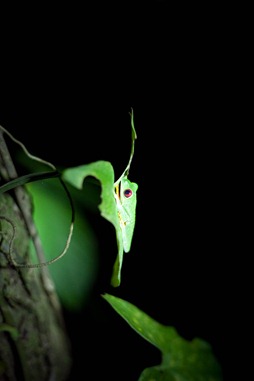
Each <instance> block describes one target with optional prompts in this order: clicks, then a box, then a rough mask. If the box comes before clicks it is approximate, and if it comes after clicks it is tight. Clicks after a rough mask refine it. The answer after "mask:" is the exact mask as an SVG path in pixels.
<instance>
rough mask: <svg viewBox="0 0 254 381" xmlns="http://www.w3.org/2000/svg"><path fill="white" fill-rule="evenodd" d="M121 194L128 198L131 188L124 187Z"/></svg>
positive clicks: (130, 194)
mask: <svg viewBox="0 0 254 381" xmlns="http://www.w3.org/2000/svg"><path fill="white" fill-rule="evenodd" d="M123 194H124V196H125V197H126V198H130V197H131V196H132V190H131V189H125V190H124V192H123Z"/></svg>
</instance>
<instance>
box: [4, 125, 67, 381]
mask: <svg viewBox="0 0 254 381" xmlns="http://www.w3.org/2000/svg"><path fill="white" fill-rule="evenodd" d="M0 143H1V144H0V146H2V149H0V185H2V183H4V182H6V181H8V180H10V179H11V178H12V177H13V176H10V168H11V167H12V162H10V163H8V162H7V161H6V160H7V159H8V157H9V155H8V150H5V148H3V147H5V141H4V140H3V135H2V134H1V131H0ZM3 151H4V152H3ZM8 160H9V159H8ZM6 163H7V164H6ZM32 235H33V237H32ZM35 237H36V239H37V240H38V237H37V236H36V230H35V226H34V225H33V222H32V202H31V200H30V198H29V195H28V194H27V193H26V192H25V189H24V188H23V187H19V190H18V189H12V190H10V191H8V192H5V193H1V194H0V381H37V380H38V381H49V380H50V381H65V380H67V379H68V376H69V373H70V369H71V363H72V359H71V348H70V342H69V339H68V335H67V333H66V330H65V325H64V321H63V316H62V311H61V305H60V303H59V300H58V297H57V294H56V292H55V289H54V284H53V282H52V279H51V278H50V275H49V273H48V269H47V267H40V268H19V267H17V266H15V265H13V263H12V262H11V261H10V255H11V256H13V257H14V258H15V262H17V263H29V262H30V261H31V260H30V249H31V238H33V239H34V238H35Z"/></svg>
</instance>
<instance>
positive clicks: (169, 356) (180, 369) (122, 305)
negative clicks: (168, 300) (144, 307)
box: [102, 294, 222, 381]
mask: <svg viewBox="0 0 254 381" xmlns="http://www.w3.org/2000/svg"><path fill="white" fill-rule="evenodd" d="M102 297H103V298H104V299H105V300H106V301H107V302H108V303H109V304H110V305H111V306H112V307H113V308H114V309H115V310H116V311H117V312H118V314H119V315H120V316H122V318H123V319H125V320H126V321H127V323H128V324H129V325H130V326H131V327H132V328H133V329H134V330H135V331H136V332H137V333H139V334H140V335H141V336H142V337H143V338H144V339H145V340H147V341H149V342H150V343H151V344H153V345H155V346H156V347H157V348H158V349H159V350H160V351H161V353H162V363H161V364H160V365H157V366H155V367H152V368H147V369H145V370H144V371H143V372H142V374H141V376H140V378H139V381H155V380H156V381H222V374H221V368H220V365H219V363H218V361H217V359H216V358H215V356H214V355H213V352H212V348H211V346H210V345H209V343H207V342H206V341H204V340H201V339H198V338H195V339H193V340H192V341H188V340H186V339H184V338H182V337H181V336H180V335H179V334H178V333H177V331H176V330H175V328H174V327H171V326H165V325H163V324H160V323H158V322H157V321H155V320H154V319H152V318H151V317H150V316H148V315H147V314H146V313H145V312H143V311H141V310H140V309H139V308H137V307H136V306H134V305H133V304H131V303H129V302H127V301H125V300H123V299H120V298H118V297H115V296H113V295H109V294H104V295H102Z"/></svg>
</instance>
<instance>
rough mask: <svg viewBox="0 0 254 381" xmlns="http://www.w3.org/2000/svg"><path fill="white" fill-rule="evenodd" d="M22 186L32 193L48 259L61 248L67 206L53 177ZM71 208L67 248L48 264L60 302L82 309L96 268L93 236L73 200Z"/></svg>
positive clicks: (67, 212)
mask: <svg viewBox="0 0 254 381" xmlns="http://www.w3.org/2000/svg"><path fill="white" fill-rule="evenodd" d="M26 187H27V189H28V191H29V192H30V194H31V196H32V200H33V205H34V213H33V218H34V221H35V224H36V227H37V229H38V232H39V235H40V238H41V241H42V244H43V249H44V254H45V257H46V260H50V259H51V258H53V257H55V256H57V255H58V254H59V253H60V252H61V251H62V250H63V248H64V245H65V241H66V237H67V235H68V229H69V225H70V218H71V210H70V206H69V203H68V200H67V199H66V194H65V192H64V191H63V189H62V187H61V185H60V183H59V181H58V180H57V179H54V180H53V179H51V180H46V181H43V182H42V183H41V182H36V183H30V184H27V185H26ZM75 209H76V212H75V225H74V231H73V235H72V239H71V243H70V246H69V248H68V251H67V253H66V254H65V255H64V257H62V258H61V260H60V261H57V262H55V263H53V264H51V265H50V266H48V269H49V271H50V273H51V275H52V278H53V280H54V283H55V286H56V289H57V292H58V295H59V297H60V298H61V301H62V304H63V305H64V306H65V308H67V309H69V310H78V309H80V308H82V305H83V303H84V302H85V300H86V298H87V297H88V296H89V294H90V290H91V287H92V286H93V284H94V281H95V279H96V275H97V268H98V245H97V241H96V235H95V233H94V231H93V230H92V228H91V226H90V224H89V223H88V221H87V220H86V218H85V215H84V213H82V212H81V207H79V203H76V205H75ZM32 249H33V246H32V247H31V250H32ZM34 257H35V254H34ZM35 261H36V259H35Z"/></svg>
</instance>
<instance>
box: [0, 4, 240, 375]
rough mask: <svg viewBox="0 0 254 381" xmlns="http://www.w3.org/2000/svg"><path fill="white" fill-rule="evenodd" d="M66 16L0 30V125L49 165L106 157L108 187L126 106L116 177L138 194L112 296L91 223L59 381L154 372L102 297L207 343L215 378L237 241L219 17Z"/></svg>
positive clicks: (50, 14) (153, 7)
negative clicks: (65, 372) (87, 272)
mask: <svg viewBox="0 0 254 381" xmlns="http://www.w3.org/2000/svg"><path fill="white" fill-rule="evenodd" d="M74 8H75V7H74V6H73V7H72V8H71V9H69V8H68V7H67V6H66V7H65V8H63V6H62V8H59V9H45V8H44V9H41V10H40V11H37V10H36V11H35V10H34V11H33V13H32V14H33V16H32V17H30V18H29V20H28V21H29V22H27V23H23V24H22V25H21V26H20V28H16V19H15V20H13V24H9V27H8V28H7V29H6V30H5V34H4V37H6V42H7V43H6V47H7V49H6V53H5V54H3V55H2V58H1V60H2V71H1V104H0V111H1V114H0V123H1V125H2V126H3V127H5V128H6V129H8V130H9V131H10V132H11V133H12V134H13V135H14V136H15V137H16V138H18V139H19V140H21V141H22V142H23V143H24V144H25V145H26V146H27V148H29V151H30V152H31V153H33V154H35V155H36V156H39V157H42V158H43V159H45V160H48V161H50V162H52V163H54V164H55V165H59V166H63V167H70V166H74V165H79V164H85V163H88V162H92V161H96V160H108V161H110V162H111V163H112V165H113V166H114V168H115V173H116V177H117V176H118V175H120V174H121V173H122V171H123V169H124V168H125V166H126V160H127V159H128V158H129V152H130V134H129V133H130V116H129V112H130V110H131V108H133V109H134V121H135V127H136V131H137V136H138V139H137V140H136V145H135V155H134V159H133V163H132V167H131V171H130V175H129V178H130V180H132V181H135V182H137V183H138V184H139V189H138V206H137V222H136V229H135V234H134V238H133V244H132V250H131V252H130V253H129V254H126V255H125V257H124V264H123V272H122V284H121V286H120V287H119V288H117V289H112V288H111V287H110V286H109V280H110V276H111V267H112V262H110V261H113V260H114V258H113V257H112V258H110V259H109V260H107V258H108V255H109V254H108V251H111V250H110V249H109V248H111V247H112V245H115V237H114V234H113V232H112V229H110V227H109V226H108V223H107V222H104V221H101V219H100V218H98V220H96V222H95V225H96V230H97V234H98V237H99V242H100V246H101V248H100V250H101V252H100V253H101V254H100V258H101V264H100V271H99V275H98V279H97V281H96V284H95V286H94V290H93V293H92V295H91V298H90V300H89V301H88V302H87V304H86V306H84V309H83V310H82V311H81V312H80V313H79V314H76V315H73V314H71V313H69V312H67V311H66V312H65V314H66V322H67V329H68V332H69V334H70V338H71V341H72V345H73V352H74V367H73V373H72V376H71V379H72V380H76V379H77V374H78V372H81V374H82V375H84V377H85V376H86V375H87V374H91V375H92V377H90V379H97V378H101V377H100V374H101V372H102V373H103V378H104V379H106V378H110V379H111V380H119V379H121V380H125V379H126V380H128V381H130V380H133V381H135V380H137V379H138V376H139V375H140V373H141V371H142V370H143V369H144V368H145V367H148V366H152V365H155V364H157V363H159V362H160V354H159V352H158V351H157V349H156V348H154V347H153V346H151V345H150V344H148V343H147V342H145V341H144V340H143V339H142V338H141V337H139V336H138V335H137V334H136V333H135V332H134V331H133V330H132V329H131V328H130V327H129V326H128V325H127V324H126V323H125V322H124V321H123V320H122V319H121V318H120V317H119V316H118V315H117V314H116V313H115V312H114V311H113V310H112V309H111V307H110V306H109V305H108V304H107V303H106V302H105V301H104V300H102V298H101V296H100V294H101V293H103V292H109V293H112V294H114V295H116V296H119V297H122V298H123V299H126V300H128V301H130V302H132V303H133V304H135V305H137V306H138V307H140V308H141V309H143V310H144V311H145V312H147V313H148V314H150V315H151V316H152V317H154V318H155V319H157V320H158V321H160V322H162V323H164V324H168V325H173V326H175V327H176V328H177V330H178V332H179V333H180V334H181V335H182V336H184V337H185V338H188V339H192V338H193V337H201V338H203V339H205V340H207V341H209V342H210V343H211V344H212V346H213V349H214V352H215V354H216V356H217V357H218V359H219V361H220V362H221V364H222V367H223V371H224V376H225V380H226V379H227V377H228V376H229V374H230V372H231V370H232V369H231V364H232V356H231V357H230V358H229V356H228V352H229V348H230V340H231V332H230V330H229V324H230V321H231V318H232V316H234V314H235V310H237V309H238V308H239V307H238V306H237V302H234V303H233V302H232V298H233V297H234V298H235V297H236V293H235V290H234V284H233V283H234V276H233V274H232V271H231V268H232V266H233V262H234V259H233V258H232V256H231V253H232V247H234V248H235V247H236V246H237V244H238V243H237V238H236V236H235V235H234V234H233V233H232V231H231V229H230V227H231V226H232V219H233V212H232V196H231V190H230V187H229V185H228V183H229V182H231V180H230V178H231V174H232V172H233V171H234V170H235V168H236V162H235V159H234V158H232V152H233V151H234V153H235V146H234V144H233V143H232V141H233V139H234V132H233V131H232V129H231V128H230V122H229V119H230V120H232V119H236V118H238V115H237V110H235V109H234V107H233V106H232V103H231V100H232V93H233V91H234V86H235V82H234V81H232V71H231V63H230V60H229V59H228V56H229V54H230V53H229V51H230V48H231V41H232V40H234V36H233V35H232V34H231V30H230V28H229V29H228V27H225V29H224V22H225V17H226V16H225V14H224V13H223V14H222V13H221V10H216V9H193V8H192V7H187V8H186V7H182V8H181V7H180V6H179V8H178V9H176V8H174V7H172V6H169V5H168V4H167V3H166V2H163V1H157V2H156V1H154V2H150V3H149V2H148V3H147V4H146V5H145V6H144V5H143V6H140V7H137V6H135V5H133V4H132V3H131V2H130V3H129V2H128V3H127V4H126V5H125V6H121V7H118V6H113V5H112V6H111V7H110V6H104V7H101V6H99V5H98V6H96V5H95V6H94V7H90V6H88V5H86V6H85V8H84V9H82V10H81V9H74ZM197 11H199V12H197ZM42 15H44V16H42ZM15 28H16V29H15ZM3 40H4V41H5V38H4V39H3ZM89 326H90V328H89V329H87V327H89ZM233 361H234V357H233ZM122 372H123V373H122ZM96 377H97V378H96Z"/></svg>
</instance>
